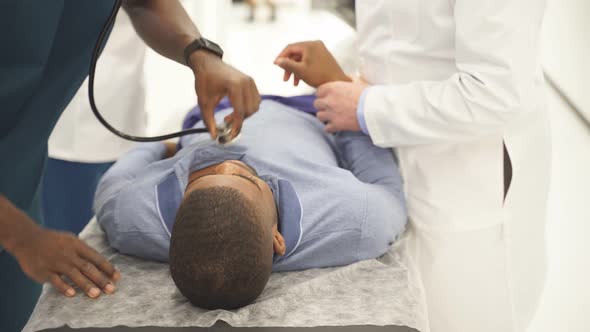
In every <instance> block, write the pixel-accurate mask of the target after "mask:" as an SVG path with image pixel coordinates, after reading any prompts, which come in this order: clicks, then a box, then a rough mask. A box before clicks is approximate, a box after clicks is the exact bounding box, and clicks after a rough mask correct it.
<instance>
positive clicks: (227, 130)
mask: <svg viewBox="0 0 590 332" xmlns="http://www.w3.org/2000/svg"><path fill="white" fill-rule="evenodd" d="M120 8H121V0H115V5H114V6H113V10H112V11H111V14H110V16H109V18H108V19H107V21H106V22H105V24H104V26H103V28H102V31H101V32H100V35H99V36H98V40H97V41H96V44H95V45H94V50H93V52H92V58H91V60H90V69H89V71H88V100H89V102H90V108H91V109H92V113H94V116H96V118H97V119H98V121H99V122H100V123H101V124H102V125H103V126H104V127H105V128H106V129H108V130H109V131H110V132H112V133H113V134H115V135H117V136H119V137H121V138H123V139H126V140H129V141H134V142H159V141H166V140H169V139H172V138H177V137H182V136H186V135H192V134H206V133H209V131H208V130H207V129H206V128H193V129H187V130H183V131H179V132H175V133H171V134H167V135H161V136H153V137H139V136H133V135H129V134H126V133H124V132H122V131H120V130H117V129H116V128H115V127H113V126H112V125H111V124H110V123H108V121H106V120H105V119H104V118H103V117H102V115H101V114H100V112H99V111H98V108H97V107H96V103H95V101H94V74H95V72H96V62H97V61H98V57H99V55H100V52H101V49H102V47H103V45H104V41H105V38H106V36H107V34H108V33H109V31H110V30H111V29H112V28H113V26H114V24H115V19H116V17H117V13H118V12H119V9H120ZM217 129H218V132H219V133H218V142H219V143H220V144H226V143H228V142H229V141H230V139H229V137H230V134H231V126H230V125H228V124H224V125H222V126H220V127H218V128H217Z"/></svg>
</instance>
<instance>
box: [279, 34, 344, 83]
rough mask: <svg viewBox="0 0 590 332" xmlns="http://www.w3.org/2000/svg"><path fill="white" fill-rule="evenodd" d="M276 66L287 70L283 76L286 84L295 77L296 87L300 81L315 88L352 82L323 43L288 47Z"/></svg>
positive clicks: (302, 43)
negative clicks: (335, 83) (332, 83)
mask: <svg viewBox="0 0 590 332" xmlns="http://www.w3.org/2000/svg"><path fill="white" fill-rule="evenodd" d="M275 65H277V66H279V67H281V68H282V69H284V70H285V74H284V76H283V80H284V81H285V82H286V81H288V80H289V79H290V78H291V76H294V85H295V86H297V85H299V81H300V80H302V81H304V82H305V83H307V84H308V85H310V86H312V87H314V88H317V87H319V86H320V85H322V84H326V83H329V82H338V81H346V82H349V81H350V78H349V77H348V76H347V75H346V74H345V73H344V71H343V70H342V68H341V67H340V65H339V64H338V62H337V61H336V59H334V57H333V56H332V53H330V51H329V50H328V49H327V48H326V45H324V43H323V42H321V41H306V42H300V43H295V44H290V45H288V46H287V47H286V48H285V49H284V50H283V51H282V52H281V53H280V54H279V55H278V56H277V58H276V60H275Z"/></svg>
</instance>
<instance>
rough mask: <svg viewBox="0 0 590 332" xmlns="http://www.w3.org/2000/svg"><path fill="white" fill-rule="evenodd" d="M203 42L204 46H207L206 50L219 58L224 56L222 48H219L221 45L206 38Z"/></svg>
mask: <svg viewBox="0 0 590 332" xmlns="http://www.w3.org/2000/svg"><path fill="white" fill-rule="evenodd" d="M202 40H203V46H205V48H208V49H209V50H211V51H213V52H215V53H217V54H218V55H219V56H223V50H222V49H221V47H219V45H217V44H215V43H214V42H212V41H210V40H208V39H205V38H203V39H202Z"/></svg>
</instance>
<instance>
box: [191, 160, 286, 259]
mask: <svg viewBox="0 0 590 332" xmlns="http://www.w3.org/2000/svg"><path fill="white" fill-rule="evenodd" d="M218 186H225V187H231V188H234V189H237V190H239V191H240V192H242V193H243V194H244V195H245V197H246V198H248V199H249V200H251V201H252V202H255V204H257V208H258V209H259V211H260V212H261V214H262V215H263V216H264V218H262V219H261V220H263V221H268V222H269V225H265V226H267V227H272V228H273V232H274V233H275V241H278V242H279V244H278V246H279V247H280V245H281V243H280V242H281V241H282V242H283V245H284V240H283V239H282V237H280V235H279V234H278V231H277V219H278V217H277V207H276V204H275V201H274V197H273V194H272V191H271V189H270V187H269V186H268V184H266V182H265V181H264V180H262V179H261V178H259V177H258V175H257V174H256V172H255V171H254V169H253V168H252V167H250V166H248V165H246V164H244V163H243V162H241V161H239V160H228V161H225V162H223V163H220V164H216V165H212V166H210V167H207V168H204V169H201V170H199V171H196V172H194V173H192V174H191V176H190V178H189V184H188V185H187V187H186V191H185V197H186V196H187V195H188V194H190V193H191V192H193V191H195V190H198V189H205V188H209V187H218ZM277 236H279V238H278V239H277ZM275 251H277V253H278V254H283V253H284V250H280V248H279V249H278V250H277V245H275Z"/></svg>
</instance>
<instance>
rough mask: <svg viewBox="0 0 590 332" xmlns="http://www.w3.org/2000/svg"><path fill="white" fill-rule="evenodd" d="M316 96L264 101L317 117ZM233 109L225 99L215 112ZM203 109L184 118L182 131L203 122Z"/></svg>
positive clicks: (267, 98)
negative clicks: (270, 101) (314, 104)
mask: <svg viewBox="0 0 590 332" xmlns="http://www.w3.org/2000/svg"><path fill="white" fill-rule="evenodd" d="M315 99H316V96H315V95H303V96H295V97H281V96H273V95H263V96H262V100H273V101H276V102H278V103H281V104H283V105H285V106H289V107H292V108H294V109H297V110H299V111H301V112H305V113H309V114H313V115H315V114H316V113H317V112H318V110H317V109H315V107H313V102H314V101H315ZM230 107H231V104H230V102H229V99H227V98H223V100H221V102H220V103H219V105H217V107H216V108H215V110H214V112H219V111H221V110H224V109H228V108H230ZM201 120H202V117H201V109H200V108H199V106H196V107H195V108H193V109H192V110H191V111H190V112H189V113H188V114H187V115H186V117H185V118H184V121H183V122H182V129H183V130H186V129H190V128H192V127H193V126H194V125H195V124H197V122H199V121H201Z"/></svg>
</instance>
